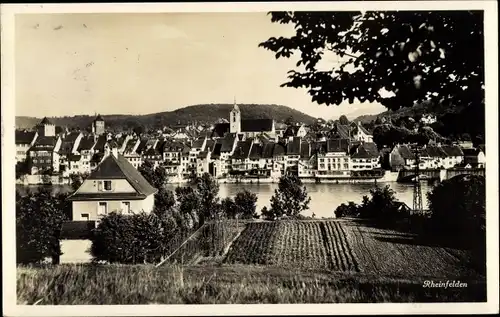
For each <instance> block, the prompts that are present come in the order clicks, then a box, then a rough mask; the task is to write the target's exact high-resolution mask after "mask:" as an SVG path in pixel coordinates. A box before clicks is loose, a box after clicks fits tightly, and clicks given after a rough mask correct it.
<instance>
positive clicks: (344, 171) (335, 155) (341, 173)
mask: <svg viewBox="0 0 500 317" xmlns="http://www.w3.org/2000/svg"><path fill="white" fill-rule="evenodd" d="M318 145H319V150H318V155H317V157H318V172H317V174H316V175H317V176H318V177H331V176H335V177H349V176H350V156H349V146H350V140H349V139H342V138H339V139H330V140H328V141H326V142H320V143H319V144H318Z"/></svg>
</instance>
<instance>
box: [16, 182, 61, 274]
mask: <svg viewBox="0 0 500 317" xmlns="http://www.w3.org/2000/svg"><path fill="white" fill-rule="evenodd" d="M66 197H67V196H66V195H64V194H59V195H57V196H52V195H51V192H50V190H47V189H45V188H43V189H41V190H40V191H38V192H36V193H32V192H28V193H27V195H26V196H23V197H21V195H20V194H19V193H17V192H16V247H17V252H16V253H17V254H16V256H17V263H23V264H27V263H39V262H42V261H43V260H44V259H45V258H46V257H52V261H53V263H59V256H60V255H61V248H60V243H59V238H60V234H61V228H62V224H63V221H64V220H65V214H64V213H65V209H66V208H67V205H68V204H67V202H66Z"/></svg>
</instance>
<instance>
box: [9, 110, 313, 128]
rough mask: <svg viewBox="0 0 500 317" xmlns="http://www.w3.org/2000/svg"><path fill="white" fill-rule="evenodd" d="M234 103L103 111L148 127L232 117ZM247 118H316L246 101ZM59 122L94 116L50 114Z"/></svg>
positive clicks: (19, 120)
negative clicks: (164, 109) (138, 112)
mask: <svg viewBox="0 0 500 317" xmlns="http://www.w3.org/2000/svg"><path fill="white" fill-rule="evenodd" d="M232 107H233V105H232V104H203V105H193V106H188V107H184V108H181V109H177V110H174V111H167V112H159V113H152V114H146V115H103V116H102V117H103V118H104V120H105V121H106V124H107V125H108V126H110V127H117V128H118V127H123V128H133V127H135V126H137V125H143V126H146V127H160V126H164V125H167V126H168V125H175V124H179V123H181V124H186V123H189V122H198V123H208V124H212V123H214V122H216V121H217V120H218V119H220V118H224V119H229V112H230V111H231V109H232ZM239 107H240V109H241V112H242V117H243V119H260V118H272V119H275V120H276V121H285V120H286V119H287V118H289V117H292V118H293V119H294V120H295V121H299V122H304V123H308V124H311V123H313V122H314V121H315V118H313V117H311V116H309V115H307V114H305V113H303V112H300V111H297V110H294V109H292V108H289V107H286V106H281V105H260V104H242V105H239ZM49 119H50V120H51V121H53V122H54V123H55V124H56V125H58V126H67V127H70V128H72V127H79V128H81V129H85V128H87V127H89V126H90V124H91V122H92V120H93V119H94V117H93V116H73V117H55V118H49ZM40 121H41V118H34V117H24V116H20V117H16V128H19V129H25V128H32V127H33V126H34V125H36V124H37V123H38V122H40Z"/></svg>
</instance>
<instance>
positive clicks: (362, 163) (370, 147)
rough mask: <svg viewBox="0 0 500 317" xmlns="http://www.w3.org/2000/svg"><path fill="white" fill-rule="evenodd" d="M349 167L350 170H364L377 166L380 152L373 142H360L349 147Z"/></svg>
mask: <svg viewBox="0 0 500 317" xmlns="http://www.w3.org/2000/svg"><path fill="white" fill-rule="evenodd" d="M350 156H351V159H350V169H351V170H352V171H366V170H372V169H375V168H379V167H380V166H381V165H380V153H379V151H378V149H377V145H376V144H375V143H373V142H361V143H358V144H355V145H353V146H352V147H351V148H350Z"/></svg>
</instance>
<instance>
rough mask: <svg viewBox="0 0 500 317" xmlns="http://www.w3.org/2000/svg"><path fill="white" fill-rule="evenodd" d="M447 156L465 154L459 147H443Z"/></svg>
mask: <svg viewBox="0 0 500 317" xmlns="http://www.w3.org/2000/svg"><path fill="white" fill-rule="evenodd" d="M441 148H442V149H443V151H444V153H445V154H446V155H447V156H463V155H464V153H463V152H462V149H461V148H460V147H459V146H456V145H443V146H442V147H441Z"/></svg>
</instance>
